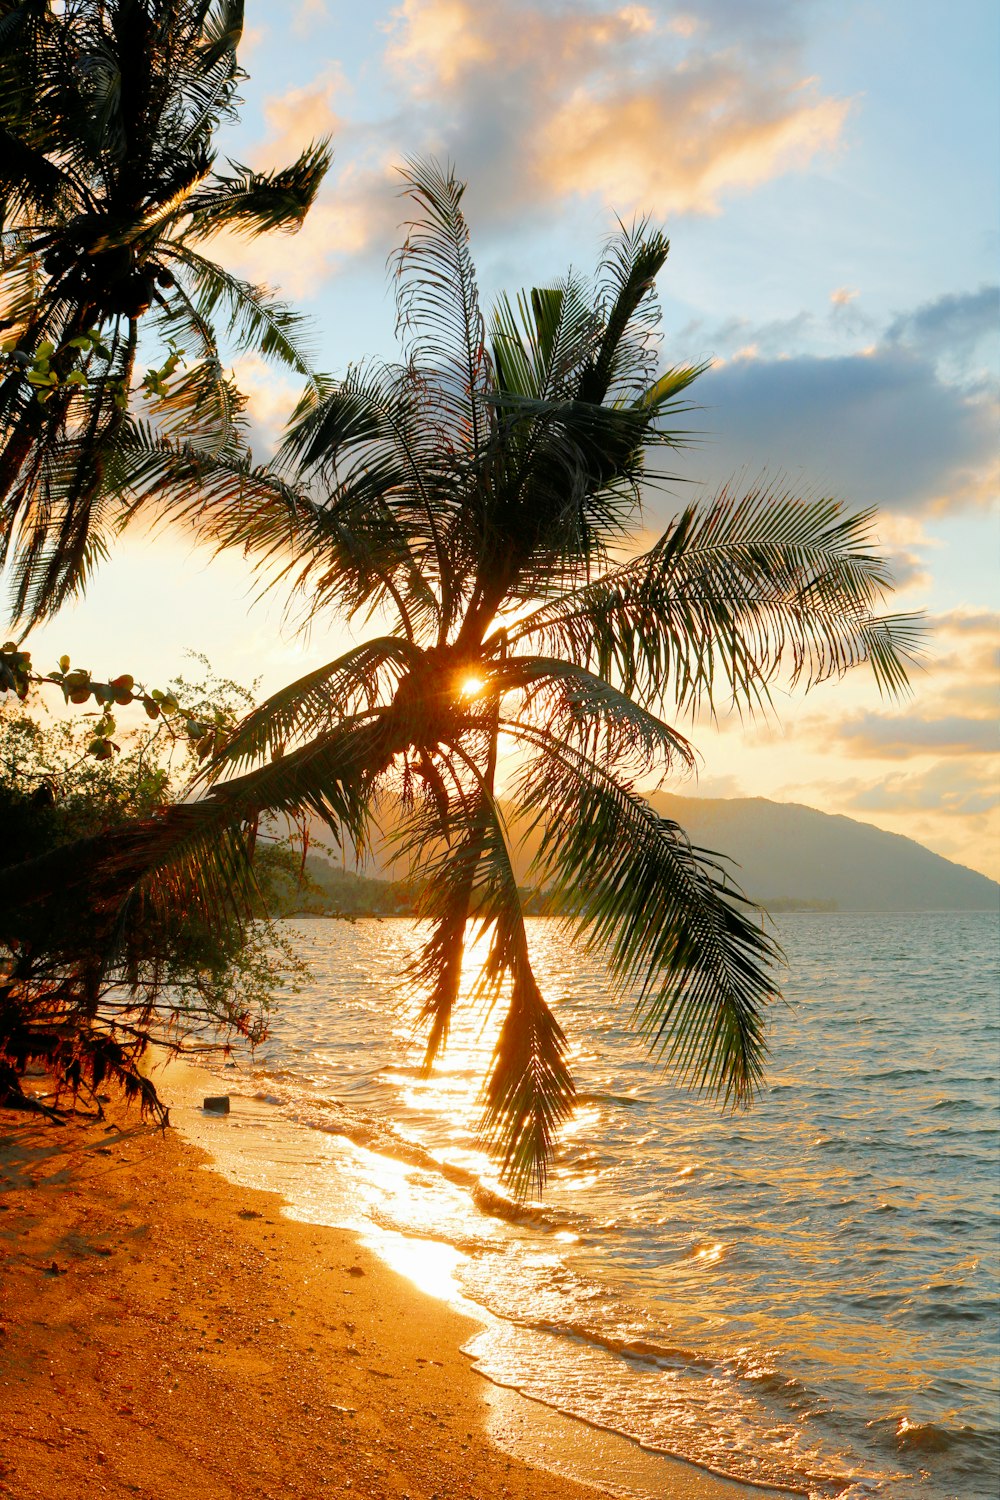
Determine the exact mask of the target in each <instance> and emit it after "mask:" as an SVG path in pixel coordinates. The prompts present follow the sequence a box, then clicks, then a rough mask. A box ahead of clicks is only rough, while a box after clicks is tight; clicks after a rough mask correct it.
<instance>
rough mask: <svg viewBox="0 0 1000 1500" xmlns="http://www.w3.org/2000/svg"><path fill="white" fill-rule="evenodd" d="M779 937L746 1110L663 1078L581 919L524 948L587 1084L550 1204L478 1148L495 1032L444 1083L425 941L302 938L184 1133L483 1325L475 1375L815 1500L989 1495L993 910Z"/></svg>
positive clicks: (848, 918)
mask: <svg viewBox="0 0 1000 1500" xmlns="http://www.w3.org/2000/svg"><path fill="white" fill-rule="evenodd" d="M778 920H779V936H780V939H781V942H782V944H783V946H784V948H785V952H786V955H787V960H788V969H787V974H786V976H785V982H784V994H785V1001H786V1003H784V1004H779V1005H776V1006H775V1007H774V1009H773V1011H772V1014H771V1022H770V1033H769V1039H770V1047H771V1060H770V1065H769V1069H768V1076H767V1082H766V1085H765V1088H764V1091H763V1093H762V1095H761V1097H760V1099H759V1101H758V1103H757V1104H756V1106H755V1107H754V1108H753V1109H752V1110H751V1111H749V1112H748V1113H745V1114H738V1115H735V1116H734V1115H730V1114H724V1113H721V1112H720V1111H719V1110H718V1109H717V1108H716V1107H714V1106H713V1105H712V1104H711V1103H709V1102H706V1101H705V1100H703V1099H699V1098H698V1097H697V1096H693V1095H691V1094H690V1093H688V1092H686V1091H684V1090H683V1089H681V1088H679V1087H678V1086H677V1085H675V1084H674V1083H672V1082H671V1080H670V1079H669V1077H667V1076H665V1075H664V1073H663V1070H662V1068H661V1066H660V1065H659V1064H658V1063H657V1061H656V1060H655V1059H651V1058H650V1057H649V1056H648V1055H647V1053H646V1052H645V1051H644V1049H643V1048H642V1046H641V1045H640V1044H639V1043H638V1041H637V1040H636V1038H635V1037H634V1035H633V1034H632V1033H631V1032H630V1031H629V1028H628V1025H627V1020H628V1011H629V1006H628V1003H627V1002H625V1003H615V1002H614V1001H613V1000H612V998H611V996H610V994H609V989H608V985H607V982H606V976H605V974H604V972H603V969H602V966H601V964H600V963H599V962H598V961H597V960H596V959H594V958H593V957H591V956H589V955H587V954H586V953H582V952H581V951H579V950H578V949H576V948H574V947H573V946H572V945H571V944H570V943H569V941H568V940H567V938H566V936H565V934H564V932H563V930H562V928H561V927H560V925H559V924H558V923H556V922H555V921H552V920H546V919H544V918H538V919H533V920H532V921H531V922H530V923H529V934H530V943H531V952H532V958H533V962H534V965H535V971H536V974H537V976H538V978H539V982H540V984H541V988H542V991H543V993H544V994H545V995H546V997H547V999H548V1000H549V1001H550V1003H551V1004H552V1005H553V1006H554V1008H555V1010H556V1014H557V1016H558V1018H559V1020H560V1022H561V1024H562V1025H563V1027H564V1029H565V1030H566V1031H567V1032H568V1034H569V1036H570V1039H571V1043H572V1064H573V1070H574V1074H575V1077H576V1080H577V1084H578V1087H579V1091H580V1104H579V1108H578V1110H577V1113H576V1116H575V1118H574V1119H573V1121H572V1122H571V1125H570V1127H569V1129H568V1130H567V1131H566V1132H565V1134H564V1137H563V1139H562V1141H561V1143H560V1146H559V1149H558V1152H557V1155H556V1160H555V1164H554V1168H553V1171H552V1174H551V1176H550V1179H549V1182H548V1185H547V1188H546V1193H545V1198H544V1202H543V1203H541V1204H530V1205H521V1206H518V1205H516V1204H514V1203H512V1202H511V1201H510V1199H509V1198H508V1197H507V1196H506V1195H505V1194H503V1193H502V1192H501V1191H500V1190H499V1188H498V1184H497V1183H496V1181H495V1177H494V1175H493V1173H492V1171H491V1168H490V1163H489V1161H488V1160H487V1159H486V1158H485V1157H484V1156H483V1154H482V1153H481V1152H480V1151H479V1150H478V1149H477V1146H476V1122H477V1117H478V1102H477V1099H478V1090H479V1085H480V1082H481V1079H482V1077H483V1073H484V1070H485V1066H486V1064H487V1061H488V1058H489V1054H490V1052H491V1049H492V1039H493V1035H494V1034H495V1029H496V1023H497V1020H498V1018H497V1017H494V1018H492V1019H490V1020H485V1021H484V1018H483V1016H482V1015H481V1014H478V1013H476V1012H475V1011H472V1010H470V1009H469V1008H466V1009H464V1010H463V1011H462V1012H460V1013H459V1015H458V1017H457V1018H456V1025H455V1026H454V1029H453V1033H452V1038H451V1041H450V1044H449V1048H448V1051H447V1053H446V1054H445V1056H444V1058H443V1059H442V1060H441V1062H440V1063H439V1065H438V1067H437V1069H436V1071H435V1073H434V1076H433V1077H432V1078H431V1079H429V1080H428V1079H422V1078H421V1077H420V1073H419V1062H420V1055H421V1042H420V1037H419V1034H418V1033H417V1032H416V1031H415V1029H414V1021H413V1012H412V1010H409V1009H407V1007H406V1005H405V1002H404V998H403V996H402V994H401V992H400V978H401V975H402V974H403V972H404V970H405V968H406V965H407V962H408V960H409V958H410V956H411V955H412V953H413V952H414V949H415V947H416V945H417V944H418V943H419V940H420V934H421V928H420V924H418V923H415V922H412V921H409V920H404V919H398V920H395V919H394V920H388V919H387V920H379V919H374V918H372V919H365V920H358V921H357V922H348V921H337V920H333V919H310V920H301V921H296V922H289V923H286V924H285V926H286V927H287V928H288V929H289V931H290V934H291V935H292V936H293V938H294V941H295V945H296V947H297V948H298V950H299V952H300V953H301V954H302V956H303V957H304V958H305V959H306V960H307V962H308V965H309V969H310V975H311V978H310V981H309V983H308V985H307V986H306V987H305V989H304V990H303V991H302V992H301V993H300V994H299V995H298V996H295V997H290V998H286V999H283V1000H282V1002H281V1004H280V1007H278V1008H277V1009H276V1011H275V1013H274V1016H273V1025H272V1034H271V1037H270V1039H269V1040H268V1042H267V1043H266V1044H265V1045H264V1046H262V1047H261V1048H260V1049H259V1051H258V1052H257V1054H256V1056H255V1058H254V1059H253V1060H252V1062H251V1063H249V1064H248V1063H245V1062H242V1063H240V1064H238V1065H237V1066H236V1067H235V1068H233V1067H231V1068H230V1071H229V1072H227V1073H226V1074H225V1077H226V1080H227V1087H228V1088H229V1089H230V1091H231V1092H232V1093H233V1094H235V1095H238V1096H241V1097H240V1098H239V1101H238V1102H239V1105H240V1108H239V1109H238V1110H236V1111H235V1112H234V1114H233V1115H231V1116H230V1117H229V1118H228V1119H218V1120H209V1119H205V1118H202V1119H200V1120H199V1121H198V1122H197V1128H196V1126H195V1120H194V1115H195V1111H193V1110H191V1109H189V1110H187V1111H182V1112H181V1118H180V1123H181V1125H182V1128H186V1129H189V1130H190V1132H191V1133H192V1134H194V1135H195V1136H196V1138H197V1139H199V1140H200V1141H201V1142H202V1143H203V1144H206V1145H208V1146H209V1149H210V1150H211V1151H212V1152H213V1154H214V1155H215V1156H216V1158H217V1159H218V1161H219V1163H220V1165H222V1166H223V1168H224V1169H225V1170H227V1171H228V1172H229V1173H230V1175H233V1176H234V1177H236V1178H237V1180H242V1181H244V1182H248V1183H251V1182H252V1183H254V1184H255V1185H260V1186H266V1187H271V1188H276V1189H277V1190H279V1191H281V1192H282V1193H283V1194H284V1195H285V1197H286V1199H287V1201H288V1203H289V1205H290V1212H292V1213H293V1214H294V1215H295V1216H297V1217H300V1218H304V1219H308V1220H312V1221H314V1222H325V1223H334V1224H343V1225H347V1226H349V1227H352V1228H354V1229H356V1230H357V1231H358V1232H360V1233H361V1234H363V1235H364V1236H365V1237H366V1238H367V1239H368V1241H369V1242H370V1243H372V1244H373V1245H374V1246H375V1248H376V1249H378V1250H379V1251H380V1252H381V1253H382V1254H383V1255H384V1256H385V1258H386V1259H388V1260H389V1261H390V1262H391V1263H392V1264H394V1265H395V1266H396V1267H397V1268H398V1269H400V1270H403V1271H404V1272H405V1273H406V1274H409V1275H410V1276H411V1277H412V1278H413V1279H414V1280H415V1281H416V1282H417V1283H418V1284H420V1285H423V1286H425V1287H426V1288H428V1289H430V1290H433V1291H437V1292H438V1293H440V1294H442V1295H447V1296H450V1297H451V1298H452V1300H464V1302H465V1303H466V1304H474V1305H475V1306H476V1307H477V1308H480V1309H485V1310H486V1312H485V1313H484V1319H483V1322H484V1326H483V1328H482V1331H480V1332H478V1333H477V1334H476V1335H475V1336H474V1337H473V1338H472V1339H471V1341H470V1344H469V1345H468V1346H467V1352H468V1353H469V1355H470V1357H471V1358H472V1359H473V1360H474V1361H475V1363H476V1365H477V1367H478V1368H480V1369H481V1370H482V1372H483V1373H484V1375H486V1376H487V1377H488V1378H489V1379H490V1380H492V1381H493V1382H495V1383H496V1384H497V1385H499V1386H508V1387H513V1388H514V1389H516V1390H519V1391H521V1392H523V1393H525V1394H526V1395H528V1396H531V1397H534V1398H535V1399H537V1400H540V1401H543V1402H545V1403H547V1404H548V1405H550V1406H552V1407H554V1408H556V1409H557V1410H559V1411H562V1412H565V1413H569V1414H571V1415H574V1416H578V1417H582V1418H584V1419H585V1420H586V1421H587V1422H589V1423H591V1424H593V1425H594V1426H596V1427H603V1428H606V1429H608V1430H609V1431H612V1432H617V1433H621V1434H624V1435H626V1436H628V1437H631V1438H633V1439H635V1440H636V1441H638V1442H640V1443H641V1444H643V1445H644V1446H645V1447H647V1448H649V1449H651V1450H654V1451H657V1450H660V1451H663V1452H666V1453H670V1454H673V1455H676V1456H679V1457H681V1458H684V1459H686V1460H688V1461H690V1462H692V1463H695V1464H700V1465H703V1466H705V1467H706V1468H708V1469H711V1470H713V1471H715V1472H717V1473H721V1474H725V1475H729V1476H731V1477H733V1478H734V1479H739V1480H743V1481H748V1482H750V1483H754V1484H758V1485H769V1486H774V1487H784V1488H787V1489H788V1490H790V1491H791V1492H792V1493H798V1494H802V1495H808V1496H810V1497H814V1500H821V1497H826V1496H838V1495H839V1496H846V1497H850V1500H855V1497H861V1496H892V1497H894V1500H918V1497H919V1500H995V1497H996V1495H997V1494H998V1492H1000V1390H998V1336H1000V1327H998V1308H1000V1302H998V1297H997V1293H998V1289H1000V1241H998V1224H1000V1218H998V1215H997V1209H998V1198H1000V1173H998V1165H1000V1014H998V1006H1000V1001H998V941H997V940H998V926H997V920H996V917H995V916H994V915H992V914H989V913H957V914H956V913H920V914H918V915H882V914H879V915H874V914H873V915H867V914H865V915H857V914H833V913H823V914H811V913H810V914H806V913H801V914H799V913H797V914H792V915H783V916H782V917H780V919H778ZM475 963H476V954H475V951H472V952H470V953H469V954H467V978H468V980H469V982H471V977H472V970H473V968H474V967H475ZM185 1117H186V1118H185ZM640 1492H642V1493H645V1492H644V1491H640Z"/></svg>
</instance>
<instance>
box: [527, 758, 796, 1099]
mask: <svg viewBox="0 0 1000 1500" xmlns="http://www.w3.org/2000/svg"><path fill="white" fill-rule="evenodd" d="M523 738H524V739H525V740H526V741H527V742H528V743H532V744H534V745H535V747H536V749H537V751H538V754H537V755H536V756H535V757H534V759H533V760H532V762H531V763H530V764H529V765H528V767H527V768H526V769H525V771H524V773H523V775H522V778H521V781H520V784H519V787H518V790H517V794H516V800H517V804H518V806H519V808H520V810H521V812H522V815H523V816H524V817H525V818H526V819H527V820H528V827H529V828H531V829H534V830H536V831H538V832H540V835H541V837H540V844H539V849H538V854H537V857H536V861H535V873H536V874H537V875H538V877H539V878H540V879H542V880H543V881H550V882H551V885H552V889H553V891H554V893H555V894H556V895H557V897H558V898H559V900H560V902H561V904H562V907H563V909H564V910H565V911H568V912H569V913H570V914H571V915H572V916H573V918H574V919H575V922H576V930H577V935H578V936H579V937H580V938H581V939H582V940H584V941H585V942H586V943H587V944H588V945H589V946H590V947H592V948H595V949H597V950H599V951H601V952H602V953H603V954H604V955H605V956H606V958H607V961H608V964H609V967H610V970H611V973H612V976H613V977H614V979H615V981H616V982H617V984H618V985H619V986H620V988H621V990H622V992H623V993H631V994H632V996H633V1002H634V1021H635V1023H636V1024H637V1025H638V1027H639V1028H640V1030H641V1031H642V1033H643V1034H644V1035H645V1036H646V1037H647V1039H648V1040H649V1042H650V1045H651V1046H652V1047H654V1048H655V1049H656V1050H657V1052H658V1053H659V1054H660V1055H661V1056H663V1057H664V1058H665V1059H666V1061H667V1063H668V1064H669V1065H670V1066H671V1068H672V1069H673V1070H674V1071H675V1072H676V1073H677V1075H678V1076H679V1078H680V1079H681V1081H683V1082H684V1083H686V1084H688V1085H690V1086H693V1087H695V1088H698V1089H700V1090H702V1091H707V1092H709V1093H711V1094H712V1095H713V1096H715V1097H717V1098H721V1099H722V1100H723V1101H724V1102H725V1103H726V1104H727V1105H730V1104H732V1105H747V1104H749V1103H750V1101H751V1099H752V1098H753V1095H754V1093H755V1091H756V1089H757V1087H758V1086H759V1083H760V1080H761V1077H762V1074H763V1065H764V1058H765V1055H766V1042H765V1034H764V1011H765V1008H766V1006H767V1004H768V1003H769V1002H770V1001H771V1000H772V999H773V998H775V997H776V994H777V989H776V983H775V979H774V976H773V973H772V972H771V971H772V969H773V966H774V964H775V963H776V962H777V961H778V959H779V958H780V949H779V948H778V946H777V944H776V943H775V942H774V941H773V939H771V938H770V937H769V936H768V934H767V933H766V932H765V931H764V930H763V926H762V923H763V913H760V912H759V911H758V910H757V908H756V907H754V906H753V904H752V903H750V902H748V901H747V900H746V898H745V897H744V896H743V895H742V893H741V892H740V890H739V889H738V887H737V886H735V885H734V884H733V883H732V882H731V880H730V879H729V878H728V875H727V873H726V871H725V869H724V867H723V866H722V864H721V863H720V861H719V858H718V856H716V855H714V854H709V853H707V852H706V851H703V850H697V849H694V848H692V846H691V844H690V843H689V841H688V839H687V837H686V836H685V834H684V832H683V830H682V829H680V828H679V827H678V826H677V824H675V823H673V822H671V821H670V820H668V819H665V818H660V817H658V816H657V814H656V813H655V812H654V811H653V810H652V808H650V807H649V805H648V804H647V803H645V802H643V801H642V799H641V798H640V797H639V796H638V795H637V794H636V793H635V792H634V791H633V790H632V789H631V787H630V786H629V785H628V784H627V783H624V782H622V781H620V780H619V779H618V778H617V777H615V776H614V775H613V774H612V773H611V772H610V771H608V770H607V769H606V768H605V767H603V766H601V765H600V764H598V763H597V762H596V761H594V760H593V759H590V758H588V757H587V756H585V755H581V754H579V753H577V752H576V751H574V750H573V749H571V748H570V747H567V746H566V745H565V744H563V743H561V742H560V741H558V740H556V739H555V738H554V737H553V736H551V735H548V734H546V733H545V732H544V731H539V730H531V731H529V732H527V733H524V734H523ZM755 919H756V920H755Z"/></svg>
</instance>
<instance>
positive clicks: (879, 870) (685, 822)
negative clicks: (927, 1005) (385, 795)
mask: <svg viewBox="0 0 1000 1500" xmlns="http://www.w3.org/2000/svg"><path fill="white" fill-rule="evenodd" d="M649 800H650V802H651V803H652V805H653V806H654V807H655V808H656V810H657V812H658V813H660V815H661V816H662V817H668V818H672V819H674V820H675V821H676V822H677V823H679V824H680V825H681V827H682V828H683V829H684V830H685V831H686V832H687V834H688V835H689V837H690V839H691V842H692V843H694V844H697V845H700V846H701V847H703V848H706V849H711V850H714V851H715V852H716V853H719V854H725V855H728V856H729V858H730V859H731V860H732V861H733V862H734V865H735V866H737V867H738V868H735V869H734V871H733V873H734V877H735V878H736V880H737V881H738V883H739V884H740V885H741V886H742V887H743V889H744V890H745V891H746V893H747V895H749V896H752V897H753V898H754V900H756V901H759V902H761V904H762V905H764V906H771V907H773V908H774V909H775V910H782V909H784V910H788V909H790V908H797V907H803V908H807V909H808V908H812V909H816V910H826V911H996V910H997V909H998V907H1000V885H998V884H997V882H996V881H994V880H989V879H987V877H986V876H985V875H980V874H979V873H978V872H977V871H975V870H969V869H967V868H966V867H965V866H964V865H957V864H955V863H953V861H951V860H949V859H944V858H942V856H941V855H940V854H933V853H932V852H931V851H930V849H925V848H924V846H923V845H922V844H918V843H917V842H916V841H915V840H914V839H908V838H904V837H902V836H901V835H900V834H897V833H885V832H883V830H882V829H880V828H873V827H872V826H871V824H869V823H859V822H857V821H856V820H855V819H854V818H844V817H839V816H835V815H832V814H830V813H822V812H817V810H816V809H815V808H813V807H802V806H800V805H799V804H798V803H795V802H769V801H767V800H766V799H765V798H763V797H732V798H724V799H722V798H719V799H713V798H707V797H678V796H674V795H672V794H671V793H667V792H655V793H653V794H652V795H651V796H650V799H649ZM531 853H532V850H531V849H530V848H528V849H526V850H523V851H522V852H521V853H520V855H519V857H518V860H517V877H518V880H519V881H521V882H522V883H524V884H528V883H529V881H530V880H531V876H530V875H529V873H528V865H529V863H530V858H531ZM367 873H369V874H372V875H381V876H386V875H388V876H390V877H392V878H394V879H396V880H399V879H401V878H403V877H404V875H405V870H404V869H403V867H402V865H399V864H397V865H393V864H392V863H391V862H390V861H389V860H385V861H381V860H378V859H375V860H374V861H373V862H372V863H370V864H369V865H368V866H367Z"/></svg>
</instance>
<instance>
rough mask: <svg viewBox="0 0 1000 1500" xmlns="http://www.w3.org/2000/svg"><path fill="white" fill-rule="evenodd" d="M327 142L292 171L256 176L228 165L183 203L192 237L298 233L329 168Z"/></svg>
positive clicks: (236, 165) (278, 170) (318, 143)
mask: <svg viewBox="0 0 1000 1500" xmlns="http://www.w3.org/2000/svg"><path fill="white" fill-rule="evenodd" d="M331 160H332V152H331V149H330V142H329V139H324V140H321V141H314V142H313V143H312V144H311V145H310V146H307V147H306V149H305V150H304V151H303V152H302V153H301V154H300V155H299V156H298V157H297V158H296V160H295V161H294V162H292V163H291V165H290V166H287V167H280V168H276V169H275V170H274V171H271V172H254V171H253V170H252V169H251V168H250V167H246V166H243V165H242V164H241V163H239V162H230V163H229V165H230V167H231V168H232V171H231V173H229V174H225V173H221V172H213V174H212V176H211V177H210V178H209V179H208V181H207V182H205V183H204V185H203V186H202V187H201V188H199V190H198V191H197V192H196V193H192V195H191V196H190V198H188V200H187V203H186V205H185V206H186V211H187V213H188V214H190V216H191V229H192V233H193V235H194V237H195V238H201V239H205V238H208V237H210V236H211V235H214V234H217V233H218V232H219V231H220V230H221V229H235V230H236V231H237V232H239V233H241V234H245V235H248V236H249V237H250V238H251V239H253V238H256V236H257V235H259V234H269V233H271V232H273V231H274V230H296V229H299V228H300V227H301V225H302V223H303V221H304V219H305V216H306V214H307V213H308V212H309V209H310V208H311V207H312V204H313V203H314V201H315V198H316V194H317V193H318V192H319V189H320V185H321V183H322V181H323V178H324V176H325V175H326V172H327V170H328V168H329V166H330V162H331Z"/></svg>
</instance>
